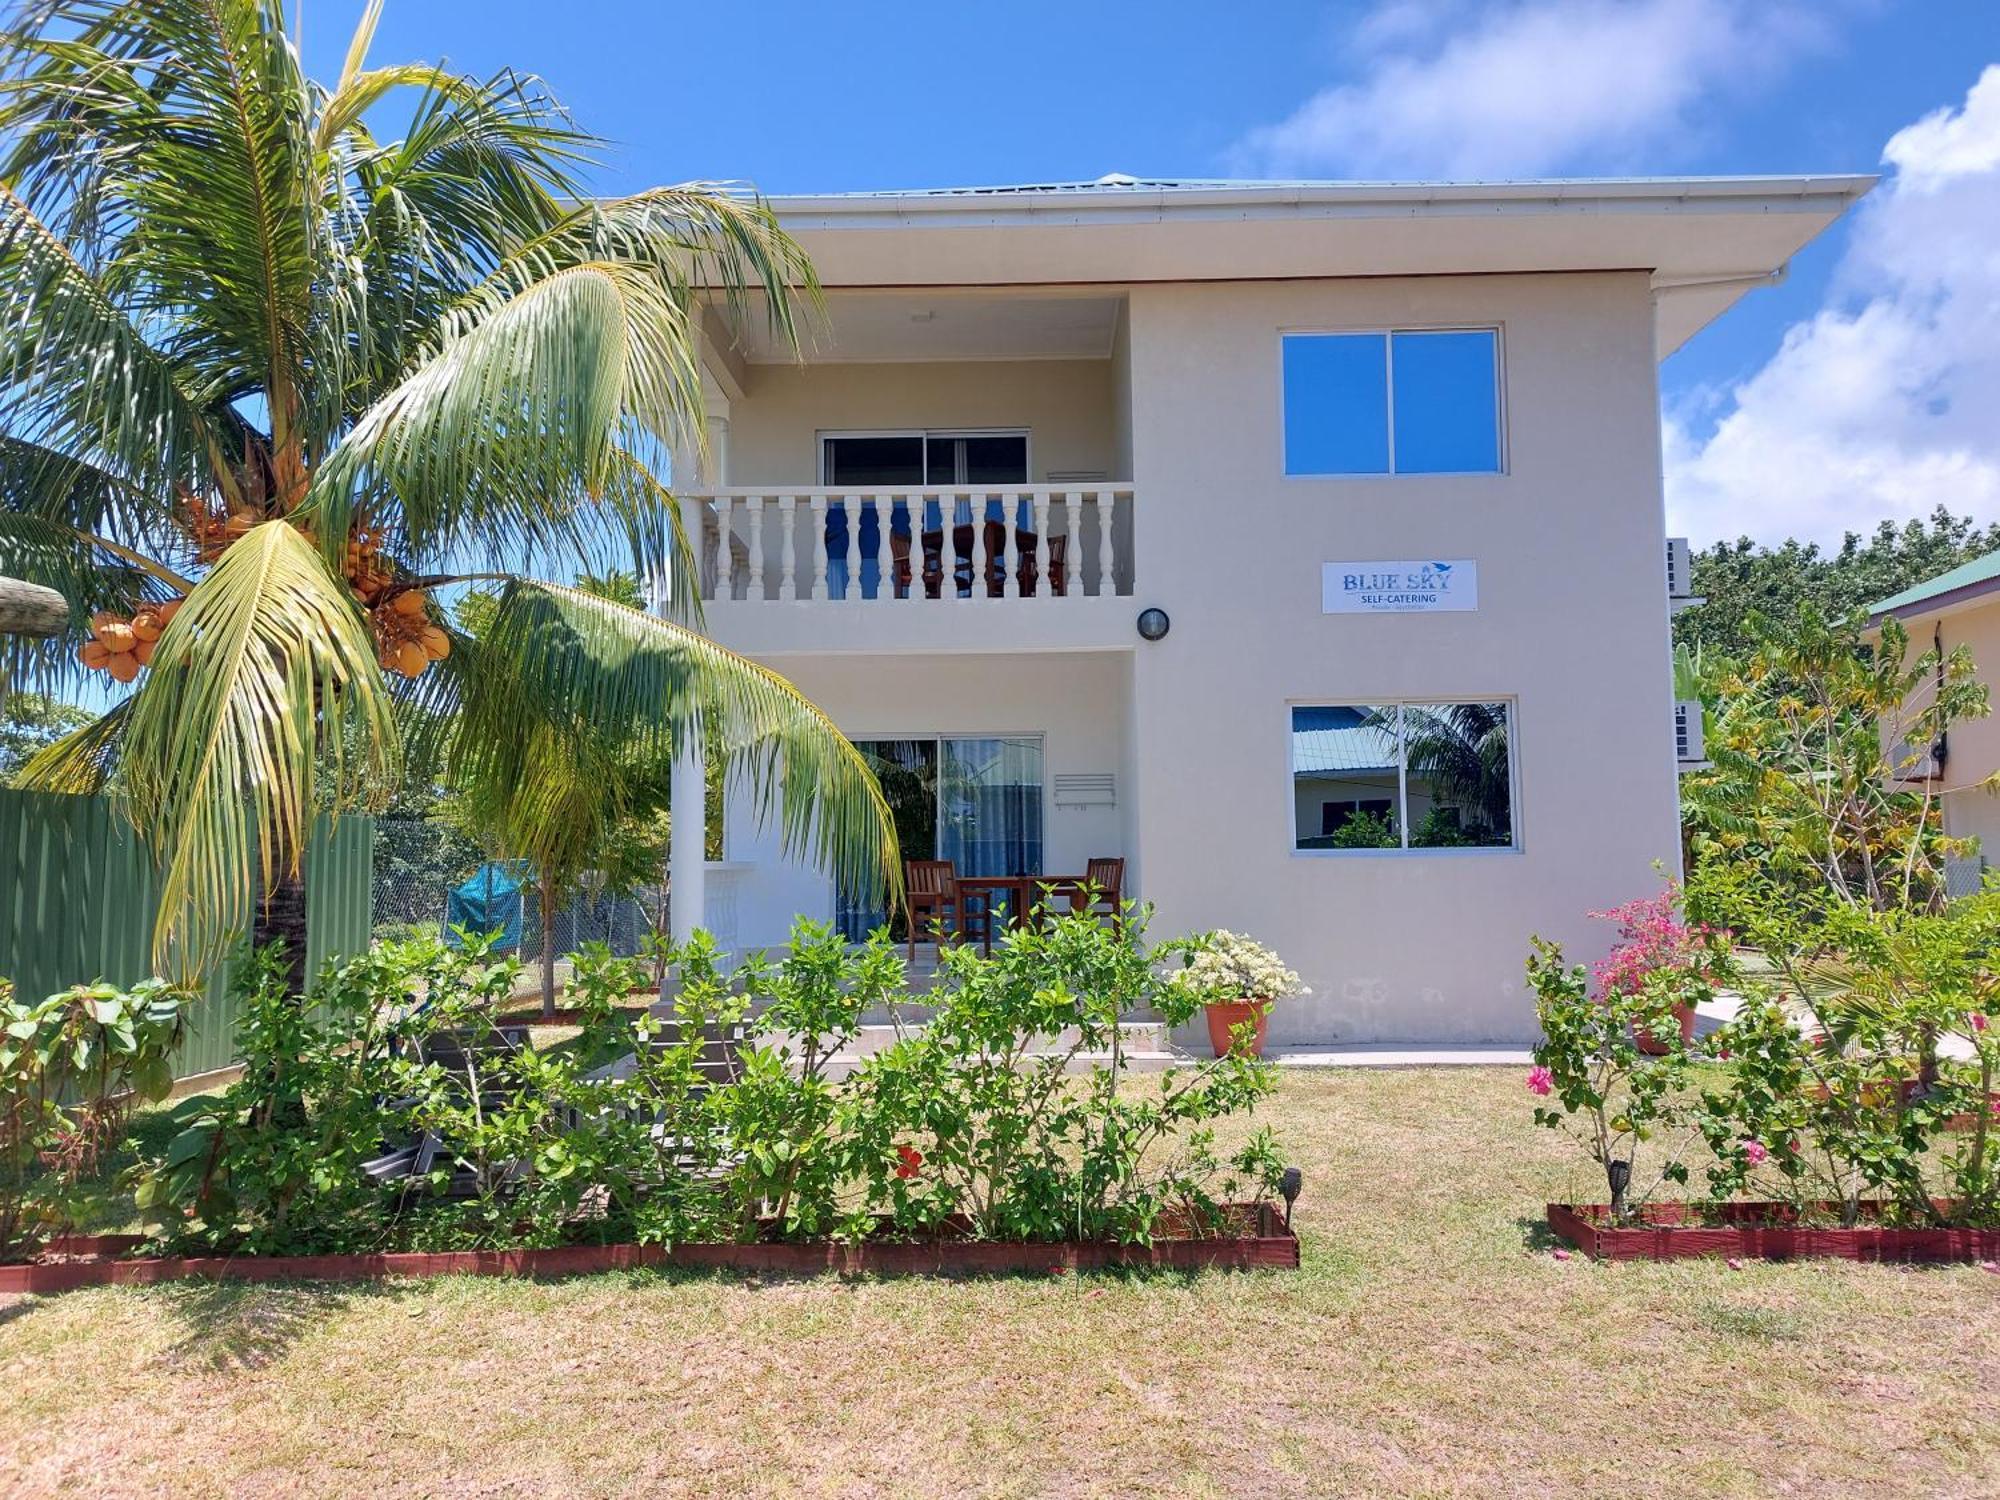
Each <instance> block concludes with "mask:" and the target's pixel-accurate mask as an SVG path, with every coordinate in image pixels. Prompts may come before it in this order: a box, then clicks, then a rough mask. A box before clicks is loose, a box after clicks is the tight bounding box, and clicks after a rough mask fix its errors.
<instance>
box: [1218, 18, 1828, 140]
mask: <svg viewBox="0 0 2000 1500" xmlns="http://www.w3.org/2000/svg"><path fill="white" fill-rule="evenodd" d="M1829 11H1830V8H1829V7H1827V6H1825V5H1821V6H1819V7H1817V8H1814V7H1809V6H1808V5H1806V4H1804V3H1802V0H1498V3H1492V0H1484V3H1481V0H1380V3H1377V4H1375V5H1373V6H1371V7H1370V8H1369V9H1368V10H1367V11H1366V12H1365V13H1364V14H1363V15H1362V16H1361V18H1360V19H1359V20H1358V21H1356V22H1355V23H1354V24H1353V26H1352V27H1351V28H1350V30H1349V32H1348V33H1347V36H1346V38H1345V41H1346V43H1347V49H1348V55H1349V56H1351V57H1352V58H1353V59H1354V60H1355V62H1356V64H1357V74H1358V76H1357V77H1356V78H1354V79H1352V80H1349V81H1344V82H1340V83H1336V84H1334V85H1332V86H1330V87H1328V88H1325V89H1323V90H1321V91H1320V92H1319V93H1317V94H1315V95H1314V96H1313V97H1312V98H1311V99H1309V100H1307V101H1306V103H1305V104H1303V105H1302V106H1300V107H1299V109H1298V110H1296V111H1295V112H1294V113H1293V114H1292V115H1291V116H1290V117H1289V118H1288V119H1286V120H1284V121H1282V122H1280V123H1278V124H1276V125H1271V126H1268V127H1265V128H1263V129H1261V130H1257V131H1255V132H1253V133H1252V134H1251V135H1249V136H1248V137H1247V138H1246V139H1245V140H1244V141H1243V142H1242V143H1241V144H1240V146H1239V147H1238V149H1237V151H1236V153H1235V155H1236V158H1237V165H1238V166H1239V168H1241V169H1242V170H1245V171H1253V172H1258V173H1262V174H1268V175H1276V176H1310V175H1328V174H1332V175H1345V176H1354V177H1398V176H1401V177H1447V178H1491V177H1522V176H1534V175H1537V174H1542V173H1549V172H1554V171H1558V170H1576V169H1577V168H1578V167H1579V166H1583V167H1588V168H1592V169H1597V170H1608V169H1613V168H1618V167H1622V166H1626V165H1629V164H1630V163H1632V162H1633V161H1635V160H1637V159H1639V158H1640V157H1641V156H1642V155H1644V154H1646V153H1649V152H1657V150H1658V148H1660V147H1661V146H1662V145H1667V146H1672V147H1675V148H1677V149H1680V150H1684V149H1685V147H1686V145H1687V143H1688V141H1689V139H1690V138H1691V137H1694V136H1695V135H1697V134H1698V133H1699V132H1700V130H1701V126H1702V116H1703V113H1704V107H1705V106H1706V105H1708V104H1709V103H1711V102H1712V101H1713V100H1714V99H1715V98H1716V97H1717V96H1718V95H1720V94H1723V93H1727V92H1732V91H1736V90H1741V89H1743V88H1745V87H1747V86H1749V85H1752V84H1754V83H1756V82H1758V81H1760V80H1762V79H1766V78H1768V77H1769V76H1771V75H1772V74H1773V73H1774V72H1776V71H1778V70H1781V69H1782V68H1784V67H1786V66H1788V65H1789V64H1790V63H1791V62H1793V61H1795V60H1796V59H1797V58H1798V57H1799V56H1800V55H1801V54H1802V53H1803V52H1804V51H1807V50H1809V49H1810V48H1812V47H1813V46H1815V45H1817V44H1818V43H1820V42H1821V41H1822V40H1823V38H1824V35H1825V32H1824V26H1825V21H1826V19H1827V17H1828V14H1829Z"/></svg>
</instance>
